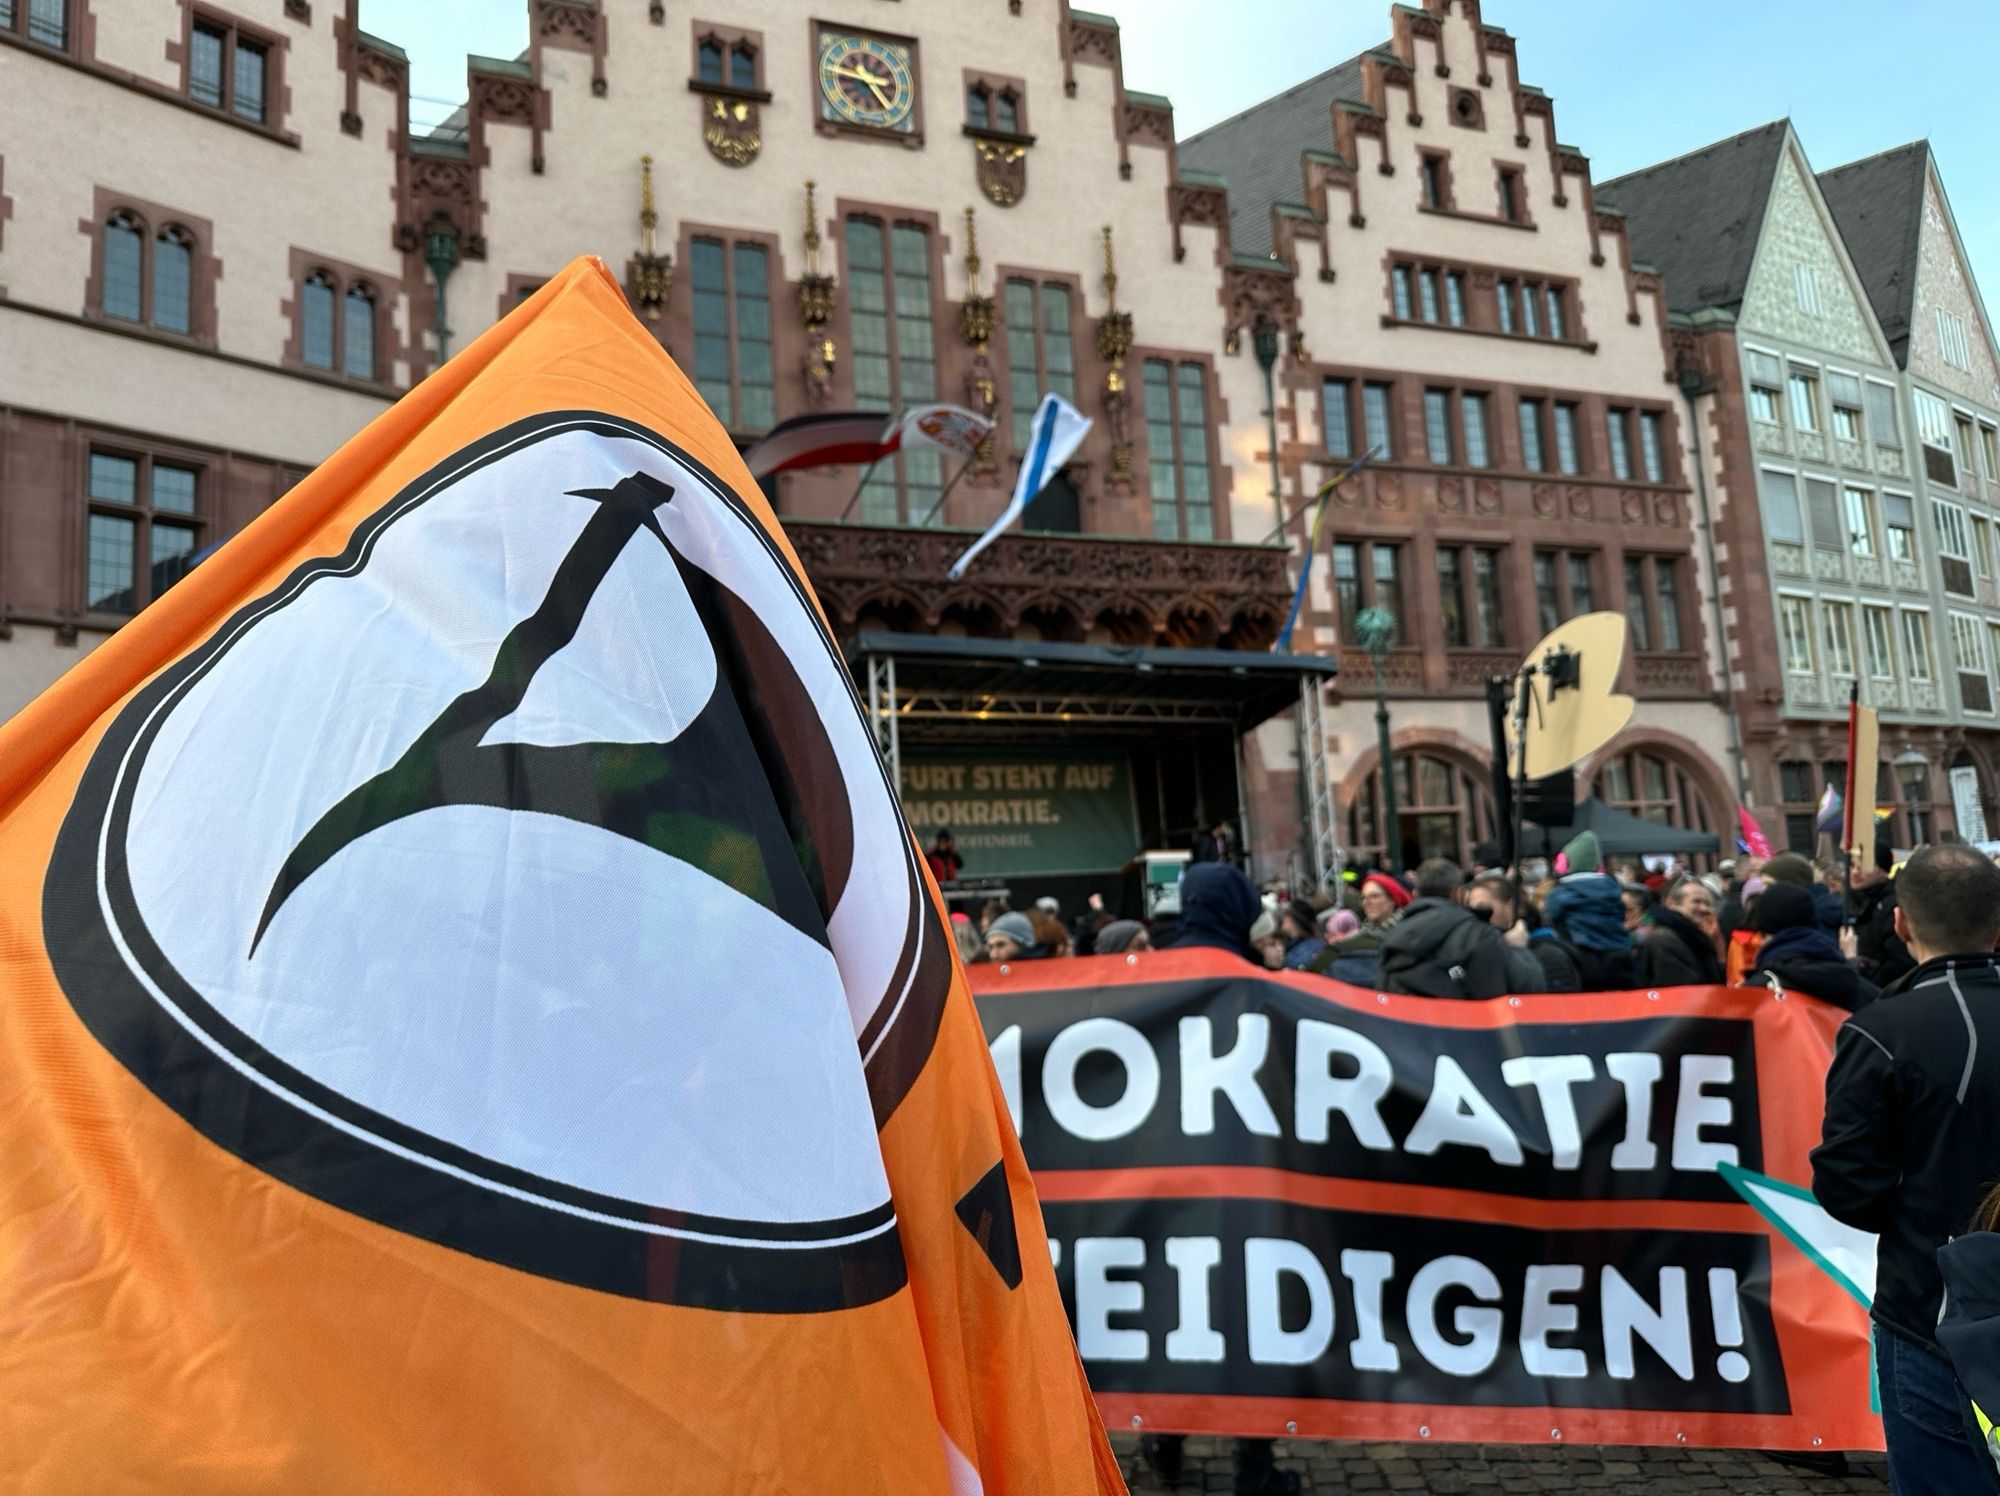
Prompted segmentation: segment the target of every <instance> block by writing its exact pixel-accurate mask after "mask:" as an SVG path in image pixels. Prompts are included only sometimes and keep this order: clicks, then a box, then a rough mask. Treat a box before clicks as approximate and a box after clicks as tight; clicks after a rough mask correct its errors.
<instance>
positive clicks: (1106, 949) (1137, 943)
mask: <svg viewBox="0 0 2000 1496" xmlns="http://www.w3.org/2000/svg"><path fill="white" fill-rule="evenodd" d="M1152 948H1153V938H1152V936H1151V935H1149V934H1147V933H1146V927H1145V926H1144V925H1142V924H1140V923H1139V921H1137V920H1136V919H1114V920H1113V921H1112V922H1111V923H1110V924H1108V925H1106V926H1105V927H1104V928H1103V929H1101V930H1099V931H1098V932H1097V939H1096V942H1095V943H1094V944H1093V945H1092V946H1091V950H1092V952H1093V953H1094V954H1096V955H1099V956H1122V955H1126V954H1128V953H1132V952H1137V951H1150V950H1151V949H1152Z"/></svg>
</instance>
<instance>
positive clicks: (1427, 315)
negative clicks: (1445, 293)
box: [1417, 270, 1438, 322]
mask: <svg viewBox="0 0 2000 1496" xmlns="http://www.w3.org/2000/svg"><path fill="white" fill-rule="evenodd" d="M1417 306H1418V309H1419V310H1420V311H1421V312H1422V313H1423V318H1424V321H1426V322H1435V321H1437V319H1438V274H1437V272H1436V271H1435V270H1426V271H1424V272H1422V273H1421V274H1420V275H1418V277H1417Z"/></svg>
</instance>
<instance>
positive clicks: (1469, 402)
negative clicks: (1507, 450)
mask: <svg viewBox="0 0 2000 1496" xmlns="http://www.w3.org/2000/svg"><path fill="white" fill-rule="evenodd" d="M1458 424H1459V434H1460V436H1461V437H1462V438H1463V439H1464V441H1465V465H1466V466H1467V467H1476V468H1483V467H1491V466H1493V453H1492V449H1491V448H1490V447H1489V446H1488V444H1487V440H1486V397H1485V396H1484V395H1479V394H1464V395H1460V396H1459V397H1458Z"/></svg>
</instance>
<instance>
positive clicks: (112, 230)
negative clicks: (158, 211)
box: [98, 208, 197, 337]
mask: <svg viewBox="0 0 2000 1496" xmlns="http://www.w3.org/2000/svg"><path fill="white" fill-rule="evenodd" d="M195 274H196V268H195V237H194V235H193V233H192V232H190V231H189V230H188V229H186V228H184V227H182V226H181V225H180V224H177V223H169V224H166V225H164V226H163V227H162V228H161V229H160V230H159V231H158V232H157V233H154V234H150V235H149V233H148V230H147V227H146V225H145V223H144V221H143V220H142V219H141V218H140V217H139V215H138V214H136V213H134V212H132V211H131V210H130V209H127V208H119V209H117V210H115V211H114V212H112V213H111V214H110V215H109V216H108V217H107V218H106V219H105V221H104V229H103V280H102V284H101V286H100V288H99V292H98V310H99V311H100V312H102V313H103V315H105V316H107V317H116V318H117V319H118V320H119V321H121V322H141V323H146V324H148V325H150V326H153V327H156V328H158V329H159V330H160V331H162V332H171V333H179V334H180V335H182V336H184V337H185V336H188V335H191V334H192V333H193V332H194V314H195V293H196V290H197V286H196V283H195Z"/></svg>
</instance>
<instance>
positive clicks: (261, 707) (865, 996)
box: [0, 260, 1122, 1496]
mask: <svg viewBox="0 0 2000 1496" xmlns="http://www.w3.org/2000/svg"><path fill="white" fill-rule="evenodd" d="M0 991H4V994H5V1001H4V1002H0V1489H4V1490H7V1491H9V1492H52V1493H57V1492H59V1493H74V1492H111V1491H141V1490H143V1491H147V1492H168V1493H180V1492H186V1493H196V1492H198V1493H202V1496H220V1493H232V1492H259V1493H264V1492H272V1491H295V1492H307V1491H311V1492H370V1493H374V1492H401V1491H412V1492H458V1491H464V1492H482V1493H483V1492H517V1491H518V1492H524V1493H525V1492H535V1493H547V1492H570V1491H575V1492H592V1493H616V1492H624V1491H631V1492H642V1491H643V1492H648V1493H652V1492H660V1491H669V1490H673V1491H701V1492H726V1491H759V1492H764V1491H769V1492H804V1491H825V1492H843V1493H848V1492H884V1493H890V1492H894V1493H903V1492H926V1493H934V1492H951V1493H954V1496H966V1493H972V1492H986V1493H1002V1492H1026V1491H1063V1492H1103V1491H1114V1490H1119V1489H1122V1487H1121V1483H1120V1481H1119V1477H1118V1473H1117V1467H1116V1465H1115V1463H1114V1462H1113V1461H1112V1459H1111V1457H1110V1453H1109V1450H1108V1447H1107V1446H1106V1444H1105V1441H1104V1437H1103V1433H1102V1430H1101V1429H1100V1427H1099V1426H1098V1424H1097V1421H1096V1415H1095V1411H1094V1408H1093V1406H1092V1404H1091V1401H1090V1397H1089V1392H1088V1389H1087V1388H1086V1387H1085V1385H1084V1383H1083V1379H1082V1375H1081V1371H1080V1368H1079V1365H1078V1362H1077V1359H1076V1355H1075V1351H1074V1349H1073V1347H1072V1345H1071V1343H1070V1339H1069V1333H1068V1328H1067V1325H1066V1323H1065V1321H1064V1318H1063V1311H1062V1306H1061V1303H1060V1301H1059V1299H1058V1296H1057V1291H1056V1287H1055V1282H1054V1278H1053V1275H1052V1273H1051V1271H1050V1267H1049V1256H1048V1246H1047V1242H1046V1239H1045V1238H1044V1236H1043V1232H1042V1227H1041V1218H1040V1213H1039V1210H1038V1208H1037V1205H1036V1202H1035V1196H1034V1191H1033V1189H1032V1187H1031V1185H1030V1183H1029V1180H1028V1174H1027V1170H1026V1167H1025V1165H1024V1164H1023V1162H1022V1158H1021V1153H1020V1149H1019V1146H1018V1144H1017V1143H1016V1141H1015V1139H1014V1136H1013V1132H1012V1129H1011V1128H1010V1126H1009V1125H1008V1123H1007V1120H1006V1115H1005V1108H1004V1103H1003V1102H1002V1100H1001V1098H1000V1095H999V1092H998V1087H997V1083H996V1082H995V1080H994V1077H993V1073H992V1067H991V1064H990V1062H989V1060H988V1058H987V1052H986V1046H985V1042H984V1039H983V1036H982V1034H981V1032H980V1028H979V1024H978V1021H977V1018H976V1016H975V1014H974V1012H973V1009H972V1005H971V1001H970V998H969V997H968V995H967V992H966V988H965V982H964V974H963V971H962V970H961V969H960V967H959V966H958V964H957V962H956V959H955V956H954V953H953V947H952V942H951V939H950V936H949V932H948V930H947V928H946V927H945V925H944V922H943V919H942V916H941V913H940V910H939V907H938V904H937V901H936V894H935V891H934V889H933V888H932V887H931V886H930V884H929V882H928V878H927V874H926V873H925V871H924V869H923V866H922V863H921V861H920V859H919V857H918V855H917V851H916V848H915V846H914V845H913V843H912V841H911V839H910V836H909V833H908V830H907V828H906V827H905V826H904V824H903V822H902V818H901V815H900V812H899V811H898V809H897V803H896V799H895V795H894V789H893V786H891V785H890V784H889V783H888V781H887V777H886V774H885V772H884V770H883V767H882V764H881V760H880V758H879V756H878V755H877V753H876V751H875V748H874V744H873V741H872V738H871V737H870V735H869V733H868V731H867V728H866V725H865V722H864V720H863V717H862V714H861V711H860V708H859V705H858V703H857V701H856V700H855V698H854V694H853V690H852V687H851V685H850V684H849V682H848V680H847V677H846V675H845V673H844V671H843V669H842V666H841V663H840V660H839V656H838V654H837V653H836V651H835V648H834V645H833V642H832V640H831V638H830V637H829V635H828V633H827V630H826V627H825V623H824V620H823V618H822V616H821V615H820V613H819V611H818V608H817V605H816V604H815V602H814V600H813V597H812V594H811V591H810V589H809V588H808V586H807V584H806V582H805V579H804V576H803V574H802V572H801V570H800V568H799V565H798V562H797V559H796V557H795V556H794V555H793V553H792V551H791V549H790V547H789V546H788V545H787V543H786V541H785V538H784V534H783V532H782V530H781V529H780V528H779V526H778V524H777V522H776V521H775V519H774V518H773V516H772V514H771V511H770V509H769V507H768V506H767V505H766V503H765V502H764V500H763V498H762V496H761V495H760V494H759V492H758V490H757V489H756V487H755V485H754V484H753V483H752V482H751V480H750V478H749V476H748V474H747V473H746V472H745V470H744V468H743V466H742V464H741V462H740V461H739V460H738V458H737V455H736V452H735V450H734V449H733V447H732V446H731V444H730V442H729V440H728V438H727V436H726V434H725V433H724V432H723V430H722V428H721V426H720V425H719V424H718V423H717V421H716V420H715V418H714V417H713V416H712V415H711V414H710V413H709V411H708V410H707V408H706V407H705V406H704V405H703V404H702V402H701V399H700V397H699V396H698V395H696V393H695V392H694V390H693V389H692V388H691V387H690V386H689V384H688V382H687V381H686V380H685V379H684V378H683V377H682V376H681V374H680V372H679V371H678V370H677V369H676V368H675V367H674V366H673V364H672V363H671V361H669V360H668V359H667V357H666V356H665V355H664V354H663V353H662V352H661V350H660V349H659V347H658V345H657V344H656V343H655V342H654V341H653V340H652V339H651V338H650V337H649V336H648V335H647V334H646V333H645V332H644V331H643V329H641V327H640V326H639V325H638V323H637V322H636V321H634V320H633V318H632V317H631V315H630V313H629V312H628V311H627V309H626V307H625V304H624V298H623V296H622V294H621V292H620V291H619V289H618V287H617V285H616V283H615V282H614V281H613V280H612V279H611V277H610V276H609V275H608V274H607V273H606V272H605V270H604V268H603V267H602V265H600V264H598V263H597V262H596V261H594V260H580V261H578V262H576V263H575V264H573V265H571V266H570V267H569V269H568V270H566V271H565V272H564V273H563V274H562V275H560V276H558V277H557V278H556V279H555V280H553V281H551V282H550V283H549V284H548V285H547V286H546V287H544V288H543V290H542V291H541V292H539V293H538V294H537V295H536V296H535V297H534V298H533V299H532V300H530V301H529V302H528V303H527V304H526V305H524V306H522V307H521V308H520V309H518V310H517V311H516V312H515V313H514V314H513V315H511V316H510V317H508V318H507V319H506V320H505V321H504V322H502V323H501V324H500V325H498V326H497V327H495V328H494V329H492V330H491V331H490V332H488V333H487V334H486V335H485V336H484V337H482V338H481V339H479V341H478V342H477V343H475V344H474V345H473V346H472V347H470V348H468V349H467V350H466V351H465V352H464V353H463V354H461V355H460V356H459V357H458V358H456V359H454V360H452V361H451V362H450V363H449V364H448V365H446V366H445V367H444V368H443V369H442V370H440V371H439V372H438V373H437V374H436V375H434V376H433V377H432V378H430V379H429V380H427V381H425V382H424V384H422V385H421V386H420V387H418V388H417V389H416V390H414V391H412V392H411V393H410V394H409V395H408V396H407V397H405V398H404V399H403V400H402V401H401V402H399V403H398V404H397V405H396V406H395V407H394V408H393V409H392V410H390V411H389V412H387V413H386V414H385V415H383V416H382V417H381V418H380V419H379V420H377V421H376V422H374V424H372V425H371V426H369V427H368V429H367V430H365V431H363V432H362V433H361V434H360V435H358V436H357V437H355V438H354V439H353V440H352V441H350V442H349V443H348V444H347V445H346V446H345V447H343V448H342V449H341V450H340V452H339V453H337V454H336V455H335V456H334V457H333V458H331V459H330V460H328V461H327V462H326V463H325V464H324V465H323V466H322V467H321V468H320V469H319V470H318V471H317V472H315V473H314V474H313V475H312V476H311V477H310V478H308V479H307V480H306V481H305V482H304V483H302V484H300V485H299V487H298V488H297V489H295V490H294V491H293V492H292V493H291V494H290V495H289V496H287V497H286V498H285V499H284V500H283V501H282V502H280V503H279V504H278V505H276V506H275V507H274V508H272V509H271V511H270V512H268V513H267V514H265V515H264V516H262V517H261V518H260V519H259V520H258V521H257V522H256V523H255V524H253V525H252V526H250V528H249V529H248V530H246V531H245V532H244V533H243V534H242V535H241V536H239V537H238V538H237V539H235V540H233V541H232V542H230V544H229V545H227V546H226V547H224V548H223V549H222V550H221V551H219V552H218V553H217V554H216V555H215V556H213V557H212V558H210V559H209V560H207V561H206V562H204V563H203V564H202V565H201V566H200V567H198V568H197V569H196V570H195V571H194V572H193V573H192V574H190V575H189V576H188V578H187V579H186V580H184V581H182V582H181V583H180V584H179V585H178V586H176V587H174V588H173V590H172V591H170V592H168V593H167V594H166V595H165V596H164V597H162V598H161V600H160V601H159V602H157V603H156V604H155V605H154V606H153V607H151V608H149V609H148V610H147V611H146V612H145V613H144V614H142V615H141V616H140V617H139V618H138V619H136V620H135V621H134V622H132V623H131V624H130V625H128V626H127V627H126V628H125V629H123V630H122V631H120V632H119V633H118V634H117V635H116V636H114V637H113V638H112V639H111V640H110V641H109V642H107V643H106V644H105V645H104V646H103V647H102V648H100V649H99V650H98V651H96V652H95V653H93V654H92V655H90V656H89V657H87V658H86V659H85V660H84V661H82V662H81V663H80V664H79V665H78V667H77V668H76V669H75V670H73V671H72V672H70V674H69V675H67V676H66V677H65V678H64V679H63V680H62V681H60V682H58V683H57V685H56V686H54V687H53V688H52V689H51V690H50V691H49V692H48V693H47V694H46V695H44V696H43V697H42V698H41V699H40V700H38V701H37V702H35V703H34V704H33V705H31V706H30V707H29V708H28V709H27V710H26V711H25V712H23V713H22V714H21V715H20V716H19V717H18V718H17V719H15V720H14V721H13V722H12V723H10V724H8V725H7V726H6V728H4V729H0Z"/></svg>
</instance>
